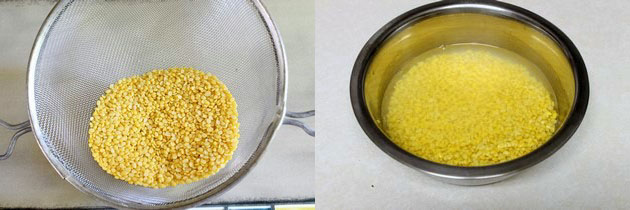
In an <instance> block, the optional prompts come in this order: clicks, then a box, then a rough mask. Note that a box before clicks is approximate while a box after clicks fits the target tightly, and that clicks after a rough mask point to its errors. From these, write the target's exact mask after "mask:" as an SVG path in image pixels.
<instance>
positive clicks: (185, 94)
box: [89, 68, 239, 188]
mask: <svg viewBox="0 0 630 210" xmlns="http://www.w3.org/2000/svg"><path fill="white" fill-rule="evenodd" d="M236 108H237V106H236V102H235V100H234V98H233V97H232V95H231V94H230V92H229V91H228V89H227V87H226V86H225V85H224V84H223V83H222V82H221V81H219V80H218V79H217V78H216V77H215V76H213V75H210V74H206V73H204V72H202V71H199V70H195V69H191V68H171V69H168V70H153V71H151V72H149V73H146V74H144V75H141V76H133V77H130V78H125V79H121V80H120V81H118V82H117V83H116V84H113V85H111V86H110V87H109V89H108V90H107V91H106V92H105V95H103V96H102V97H101V98H100V99H99V100H98V102H97V106H96V109H95V110H94V114H93V116H92V118H91V119H90V130H89V147H90V149H91V151H92V156H93V157H94V160H96V162H97V163H98V164H99V165H100V166H101V167H102V168H103V169H104V170H105V171H107V173H109V174H111V175H113V176H114V177H115V178H116V179H121V180H124V181H126V182H128V183H130V184H136V185H141V186H145V187H152V188H163V187H167V186H175V185H178V184H184V183H191V182H194V181H197V180H200V179H204V178H207V177H209V176H210V175H213V174H215V173H217V172H218V171H219V170H220V169H221V168H223V167H224V166H225V165H226V164H227V162H228V161H229V160H230V159H231V158H232V154H233V153H234V150H236V147H237V144H238V138H239V130H238V128H239V123H238V112H237V110H236Z"/></svg>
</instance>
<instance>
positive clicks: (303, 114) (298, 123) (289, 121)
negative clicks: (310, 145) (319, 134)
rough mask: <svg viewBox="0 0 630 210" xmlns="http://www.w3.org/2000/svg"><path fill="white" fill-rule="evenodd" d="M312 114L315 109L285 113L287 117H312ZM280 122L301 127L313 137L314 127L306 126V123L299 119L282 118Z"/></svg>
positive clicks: (313, 114)
mask: <svg viewBox="0 0 630 210" xmlns="http://www.w3.org/2000/svg"><path fill="white" fill-rule="evenodd" d="M312 116H315V110H310V111H306V112H287V114H286V117H287V118H307V117H312ZM282 124H284V125H292V126H296V127H299V128H302V130H304V132H306V134H308V135H309V136H312V137H315V129H313V128H311V127H310V126H308V125H307V124H306V123H304V122H302V121H299V120H296V119H284V121H283V122H282Z"/></svg>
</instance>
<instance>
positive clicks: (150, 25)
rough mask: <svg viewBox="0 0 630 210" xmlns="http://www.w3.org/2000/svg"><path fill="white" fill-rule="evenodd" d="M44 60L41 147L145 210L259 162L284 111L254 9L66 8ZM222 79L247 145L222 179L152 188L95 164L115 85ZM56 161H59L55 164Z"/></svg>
mask: <svg viewBox="0 0 630 210" xmlns="http://www.w3.org/2000/svg"><path fill="white" fill-rule="evenodd" d="M59 6H60V8H64V9H63V10H61V11H60V12H59V13H57V14H55V13H53V14H52V15H53V16H51V17H50V18H52V19H53V20H55V21H54V23H53V24H52V26H51V28H50V29H49V31H48V33H47V35H46V37H45V39H44V42H43V44H42V47H41V51H40V52H39V60H37V64H36V66H35V68H32V69H34V71H35V72H34V77H33V81H32V82H33V90H32V91H34V92H33V96H34V102H32V104H33V105H34V108H32V109H31V110H34V111H35V112H34V113H33V112H32V113H31V115H32V117H33V118H36V119H37V122H38V123H37V124H35V125H34V126H35V127H36V128H35V130H39V132H38V140H39V141H40V144H44V145H45V147H47V148H48V149H49V151H44V152H46V153H48V157H49V158H51V159H56V161H58V162H59V163H61V164H60V165H58V166H56V167H57V168H58V170H62V171H66V172H67V174H68V175H69V176H71V177H72V178H73V179H75V180H77V181H78V182H79V183H80V185H83V186H84V188H85V190H87V191H90V192H92V193H94V194H97V195H99V197H104V198H106V199H109V200H110V201H112V202H116V203H121V204H123V205H129V206H132V207H134V206H135V207H138V206H142V205H149V206H160V205H168V204H171V205H172V204H176V203H178V202H181V201H185V200H188V199H191V198H195V197H198V196H200V195H202V194H203V193H206V192H208V191H209V190H211V189H213V188H215V187H217V186H218V185H220V184H221V183H223V182H225V181H226V180H228V179H229V178H230V177H231V176H233V175H234V174H235V173H236V172H237V171H238V170H240V169H241V168H242V166H244V165H245V163H246V162H247V161H248V160H249V159H250V158H251V157H252V155H253V154H254V152H255V151H256V149H257V148H258V147H259V145H260V144H261V142H263V139H264V134H265V132H267V130H268V129H269V128H270V125H272V123H273V122H274V119H275V118H276V116H277V113H278V112H279V110H280V109H281V108H280V107H281V106H280V103H281V102H279V101H280V100H279V98H281V94H282V91H283V89H282V88H281V87H280V86H281V84H284V81H282V80H283V79H284V75H283V73H282V71H281V70H280V69H279V63H278V62H279V61H278V59H277V58H276V53H277V50H276V49H275V48H274V43H273V40H272V37H271V35H270V33H269V29H268V28H267V25H266V24H265V20H264V19H263V18H262V16H261V14H260V11H259V10H258V9H257V7H256V6H255V5H254V4H253V2H251V1H246V0H213V1H205V0H204V1H201V0H199V1H169V0H162V1H146V0H145V1H104V0H103V1H93V0H89V1H88V0H76V1H63V2H61V3H60V5H59ZM168 67H193V68H196V69H199V70H204V71H206V72H210V73H212V74H214V75H217V77H218V78H219V79H221V80H222V81H223V82H224V83H225V84H226V86H227V87H228V88H229V90H230V91H231V92H232V94H233V96H234V97H235V99H236V101H237V104H238V111H239V122H240V123H241V126H240V132H241V137H240V143H239V145H238V149H237V150H236V152H235V154H234V156H233V159H232V160H231V161H230V162H229V163H228V165H227V166H226V167H225V168H224V169H223V170H221V171H220V172H219V173H217V174H216V175H213V176H211V177H210V178H208V179H205V180H202V181H198V182H194V183H192V184H186V185H179V186H176V187H171V188H165V189H149V188H144V187H140V186H135V185H130V184H127V183H126V182H124V181H120V180H116V179H114V178H113V176H111V175H109V174H107V173H106V172H105V171H103V170H102V169H101V168H100V167H99V166H98V164H97V163H96V161H94V160H93V158H92V155H91V152H90V150H89V148H88V143H87V138H88V134H87V131H88V128H89V118H90V116H91V114H92V112H93V109H94V107H95V106H96V101H97V100H98V98H99V97H100V96H101V95H102V94H103V93H104V91H105V89H106V88H107V87H108V86H109V85H110V84H112V83H114V82H116V81H117V80H119V79H121V78H124V77H129V76H132V75H139V74H143V73H145V72H147V71H149V70H152V69H156V68H168ZM52 162H54V161H52Z"/></svg>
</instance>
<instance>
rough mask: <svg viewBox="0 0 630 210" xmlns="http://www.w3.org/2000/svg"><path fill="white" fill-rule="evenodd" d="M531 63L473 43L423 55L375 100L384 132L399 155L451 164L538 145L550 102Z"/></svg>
mask: <svg viewBox="0 0 630 210" xmlns="http://www.w3.org/2000/svg"><path fill="white" fill-rule="evenodd" d="M549 90H550V86H549V84H548V82H547V81H546V80H545V79H544V77H543V76H541V72H540V70H539V69H537V68H536V66H535V65H533V64H532V63H530V62H529V61H527V60H525V59H524V58H522V57H520V56H519V55H517V54H515V53H512V52H510V51H507V50H504V49H500V48H496V47H491V46H485V45H476V44H461V45H450V46H444V47H441V48H437V49H434V50H431V51H429V52H427V53H424V54H422V55H420V56H419V57H418V58H416V59H414V60H413V61H412V62H411V63H410V64H409V65H408V66H406V67H403V69H401V71H399V72H398V73H397V74H396V75H395V76H394V78H393V79H392V81H391V82H390V84H389V86H388V88H387V90H386V92H385V97H384V101H383V107H384V108H383V118H384V128H385V130H386V133H387V135H388V136H389V138H390V139H391V140H392V141H393V142H394V143H395V144H397V145H398V146H399V147H401V148H402V149H404V150H406V151H408V152H410V153H412V154H414V155H416V156H419V157H421V158H424V159H427V160H430V161H434V162H437V163H442V164H448V165H455V166H484V165H492V164H497V163H501V162H505V161H509V160H512V159H516V158H518V157H521V156H523V155H525V154H527V153H530V152H532V151H533V150H535V149H536V148H538V147H540V146H541V145H542V144H544V143H545V142H546V141H547V140H548V139H549V138H550V137H551V136H552V135H553V133H554V131H555V128H556V122H557V116H558V114H557V112H556V107H555V103H554V101H555V96H554V95H553V94H552V91H549Z"/></svg>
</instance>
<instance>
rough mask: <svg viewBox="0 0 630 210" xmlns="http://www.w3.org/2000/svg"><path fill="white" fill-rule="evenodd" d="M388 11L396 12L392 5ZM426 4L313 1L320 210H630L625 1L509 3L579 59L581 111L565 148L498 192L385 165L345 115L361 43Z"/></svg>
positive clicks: (629, 48) (629, 29) (412, 0)
mask: <svg viewBox="0 0 630 210" xmlns="http://www.w3.org/2000/svg"><path fill="white" fill-rule="evenodd" d="M394 2H395V3H394ZM429 2H430V1H426V0H422V1H420V0H397V1H361V0H343V1H338V0H321V1H319V0H318V1H316V5H315V8H316V16H315V22H316V24H315V28H316V34H317V36H316V39H315V42H316V43H317V44H316V47H315V63H316V65H315V69H316V87H317V93H316V98H317V100H316V108H317V111H318V117H317V122H318V125H319V126H318V132H319V133H318V136H317V142H316V144H315V150H316V151H317V157H316V163H315V165H316V168H317V170H316V188H317V190H316V197H317V201H316V202H317V208H318V209H438V208H439V209H443V208H446V209H505V208H515V209H575V208H577V209H629V208H630V152H628V151H630V112H629V111H628V108H629V107H630V82H628V79H630V41H629V40H630V25H628V23H630V16H628V9H629V8H630V2H628V1H606V2H601V1H572V0H553V1H545V0H514V1H508V2H510V3H512V4H515V5H518V6H521V7H524V8H526V9H529V10H531V11H533V12H535V13H537V14H539V15H541V16H543V17H545V18H546V19H548V20H549V21H551V22H552V23H554V24H555V25H556V26H558V27H559V28H560V29H561V30H563V31H564V32H565V33H566V34H567V35H568V36H569V37H570V38H571V39H572V40H573V42H574V43H575V45H576V46H577V47H578V49H579V50H580V52H581V54H582V56H583V58H584V61H585V63H586V66H587V69H588V74H589V77H590V78H589V80H590V100H589V106H588V110H587V113H586V117H585V118H584V120H583V122H582V124H581V126H580V127H579V129H578V130H577V132H576V133H575V135H574V136H573V137H572V138H571V140H570V141H568V143H567V144H566V145H565V146H564V147H562V148H561V149H560V150H559V151H558V152H556V153H555V154H554V155H553V156H551V157H550V158H548V159H547V160H545V161H543V162H541V163H539V164H538V165H536V166H534V167H532V168H530V169H528V170H526V171H524V172H523V173H521V174H519V175H518V176H515V177H512V178H510V179H508V180H506V181H503V182H499V183H496V184H491V185H486V186H477V187H462V186H454V185H449V184H444V183H441V182H438V181H434V180H433V179H431V178H429V177H428V176H425V175H424V174H422V173H420V172H418V171H416V170H414V169H412V168H409V167H407V166H405V165H403V164H401V163H399V162H397V161H396V160H394V159H392V158H390V157H389V156H388V155H386V154H385V153H384V152H382V151H381V150H380V149H379V148H378V147H376V146H375V145H374V144H373V143H372V142H371V141H370V140H369V138H368V137H367V136H366V135H365V133H364V132H363V131H362V129H361V128H360V127H359V124H358V123H357V121H356V118H355V116H354V114H353V112H352V107H351V105H350V97H349V80H350V74H351V71H352V66H353V64H354V61H355V59H356V56H357V55H358V53H359V51H360V50H361V48H362V47H363V45H364V44H365V42H366V41H367V40H368V39H369V38H370V37H371V36H372V34H374V32H376V31H377V30H378V29H379V28H380V27H382V26H383V25H384V24H385V23H387V22H388V21H390V20H391V19H393V18H394V17H396V16H398V15H400V14H402V13H403V12H406V11H408V10H410V9H412V8H415V7H417V6H420V5H423V4H426V3H429Z"/></svg>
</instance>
